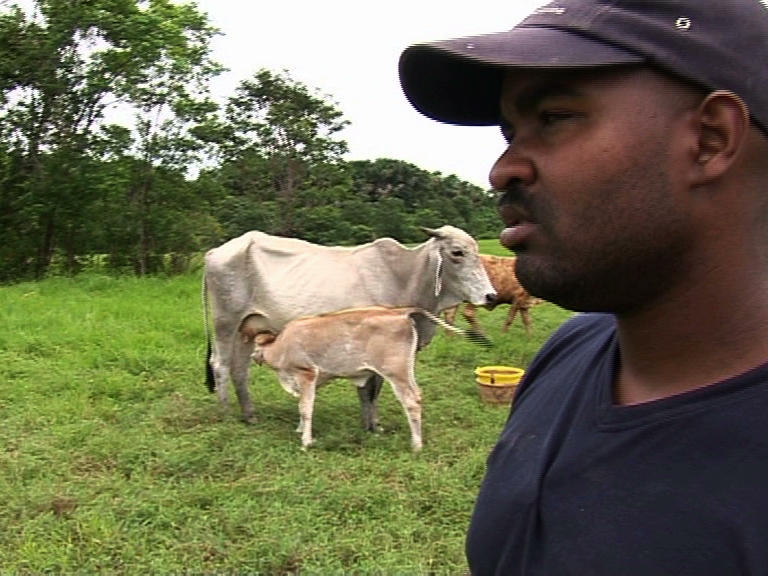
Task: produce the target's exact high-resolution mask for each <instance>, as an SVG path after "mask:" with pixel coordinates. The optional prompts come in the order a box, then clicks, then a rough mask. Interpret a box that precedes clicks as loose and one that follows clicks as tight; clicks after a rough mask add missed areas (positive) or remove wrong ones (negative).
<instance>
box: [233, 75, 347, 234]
mask: <svg viewBox="0 0 768 576" xmlns="http://www.w3.org/2000/svg"><path fill="white" fill-rule="evenodd" d="M348 124H349V122H348V121H346V120H344V119H343V117H342V113H341V111H340V110H339V109H338V108H337V107H336V105H335V104H334V103H332V102H329V101H328V99H327V97H326V96H323V95H321V94H319V93H318V91H317V90H311V89H310V88H308V87H307V86H305V85H304V84H302V83H301V82H297V81H295V80H293V79H292V78H291V77H290V75H289V74H288V72H283V73H274V72H271V71H269V70H266V69H262V70H259V71H258V72H256V74H255V75H254V76H253V78H251V79H247V80H244V81H243V82H241V83H240V85H239V86H238V88H237V89H236V91H235V95H234V96H232V97H231V98H230V99H229V100H228V103H227V105H226V112H225V126H224V128H223V129H222V130H221V134H223V135H226V137H225V138H222V139H221V150H222V155H223V157H224V159H225V160H226V162H227V163H228V164H230V165H235V166H239V167H240V169H241V170H242V171H244V172H245V171H247V169H248V163H247V162H246V163H244V162H243V160H245V159H249V158H251V159H254V158H256V159H260V160H258V161H259V163H261V162H262V161H265V162H266V164H265V166H266V168H267V172H268V174H269V176H270V186H269V192H270V193H271V198H270V199H271V200H273V201H274V202H275V203H276V207H277V213H278V214H279V219H280V220H279V227H278V229H277V230H275V232H277V233H279V234H282V235H286V236H291V235H294V233H295V232H296V223H295V220H294V215H295V212H296V209H297V207H298V206H299V205H300V203H299V201H298V200H299V196H300V193H301V191H302V190H304V189H305V188H306V183H307V181H308V180H310V179H311V178H312V174H313V173H314V172H315V171H316V170H324V171H325V172H326V173H327V171H328V170H329V168H328V167H329V166H336V167H337V168H338V169H341V167H340V164H341V159H342V156H343V155H344V154H345V153H346V152H347V144H346V142H345V141H343V140H339V139H337V135H338V133H339V132H340V131H341V130H343V128H344V127H345V126H347V125H348ZM262 165H264V164H262ZM254 192H255V193H256V194H262V193H263V192H264V190H255V191H254Z"/></svg>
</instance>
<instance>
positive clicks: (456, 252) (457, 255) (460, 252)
mask: <svg viewBox="0 0 768 576" xmlns="http://www.w3.org/2000/svg"><path fill="white" fill-rule="evenodd" d="M451 256H453V257H454V258H461V257H462V256H464V251H463V250H454V251H453V252H451Z"/></svg>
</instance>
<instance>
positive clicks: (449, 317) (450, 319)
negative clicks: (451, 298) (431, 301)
mask: <svg viewBox="0 0 768 576" xmlns="http://www.w3.org/2000/svg"><path fill="white" fill-rule="evenodd" d="M459 306H460V304H457V305H456V306H453V307H452V308H446V309H445V310H443V315H444V317H445V321H446V322H447V323H448V324H450V325H451V326H455V325H456V313H457V312H458V311H459ZM445 334H446V336H453V332H451V331H450V330H446V331H445Z"/></svg>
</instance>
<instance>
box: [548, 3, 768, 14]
mask: <svg viewBox="0 0 768 576" xmlns="http://www.w3.org/2000/svg"><path fill="white" fill-rule="evenodd" d="M765 1H766V2H768V0H765ZM533 13H534V14H564V13H565V8H561V7H560V6H544V7H543V8H536V10H534V12H533Z"/></svg>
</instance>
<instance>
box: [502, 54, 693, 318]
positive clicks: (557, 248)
mask: <svg viewBox="0 0 768 576" xmlns="http://www.w3.org/2000/svg"><path fill="white" fill-rule="evenodd" d="M699 99H700V96H699V95H698V94H696V93H695V91H693V90H691V89H689V88H687V87H686V86H684V85H682V84H679V83H678V82H677V81H675V80H671V79H668V78H666V77H665V76H662V75H660V74H657V73H655V72H653V71H652V70H650V69H647V68H641V67H632V68H626V67H625V68H620V69H618V68H614V69H609V70H603V71H563V70H552V71H516V72H510V73H509V74H508V77H507V78H506V80H505V83H504V88H503V90H502V96H501V113H502V119H503V121H502V129H503V131H504V133H505V137H506V138H507V140H508V142H509V146H508V148H507V150H506V151H505V152H504V153H503V154H502V156H501V157H500V158H499V159H498V160H497V162H496V164H495V165H494V167H493V169H492V171H491V176H490V180H491V185H492V186H493V188H494V189H495V190H498V191H500V192H503V194H502V196H501V198H500V200H499V203H500V205H499V213H500V215H501V217H502V219H503V221H504V223H505V226H507V228H506V229H505V230H504V232H502V235H501V242H502V244H504V245H505V246H506V247H507V248H509V249H511V250H514V251H515V252H516V254H517V258H518V259H517V264H516V273H517V276H518V278H519V279H520V281H521V282H522V284H523V285H524V286H525V287H526V288H527V289H528V290H529V291H530V292H531V293H532V294H534V295H536V296H539V297H541V298H544V299H546V300H550V301H552V302H555V303H557V304H560V305H562V306H564V307H567V308H571V309H573V310H584V311H587V310H600V311H609V312H615V313H622V312H631V311H634V310H637V309H638V308H639V307H642V306H643V305H645V304H647V303H649V302H650V301H651V300H652V299H653V298H655V297H657V296H659V295H660V294H661V293H663V292H664V291H665V290H666V289H668V288H669V286H671V284H672V283H674V282H676V281H678V280H679V279H681V278H682V277H683V275H684V274H685V270H686V256H687V254H688V253H689V252H690V246H691V242H692V232H693V229H692V222H691V218H690V216H689V212H690V210H689V209H688V207H687V203H686V202H687V196H686V192H687V190H686V188H685V185H684V182H683V180H682V178H681V175H680V171H681V170H682V169H683V168H684V166H685V162H686V159H687V155H690V148H689V147H686V143H690V137H691V132H692V131H691V130H690V126H691V121H690V119H691V113H692V111H693V110H694V109H695V107H696V104H697V103H698V101H699ZM686 138H687V139H688V140H686Z"/></svg>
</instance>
